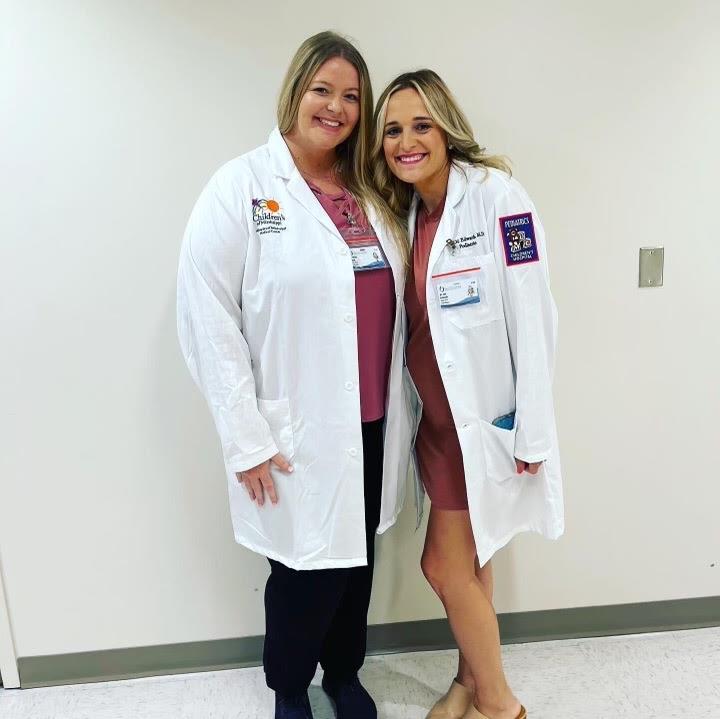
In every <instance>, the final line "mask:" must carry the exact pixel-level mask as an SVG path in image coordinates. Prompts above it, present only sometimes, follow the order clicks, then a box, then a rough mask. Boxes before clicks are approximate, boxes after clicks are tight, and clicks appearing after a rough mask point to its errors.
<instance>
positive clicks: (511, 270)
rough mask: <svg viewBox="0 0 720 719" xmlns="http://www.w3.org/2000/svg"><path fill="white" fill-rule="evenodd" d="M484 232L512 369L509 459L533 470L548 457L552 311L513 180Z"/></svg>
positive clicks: (536, 224) (535, 222) (540, 257)
mask: <svg viewBox="0 0 720 719" xmlns="http://www.w3.org/2000/svg"><path fill="white" fill-rule="evenodd" d="M490 223H492V224H490ZM488 227H489V229H490V233H491V236H492V237H493V241H494V245H493V246H494V253H495V259H496V264H497V266H498V269H499V276H500V287H501V291H502V297H503V305H504V310H505V319H506V326H507V333H508V339H509V342H510V350H511V353H512V359H513V364H514V369H515V400H516V408H515V412H516V414H515V426H516V428H517V429H516V434H515V457H516V458H517V459H519V460H521V461H522V462H525V463H527V464H529V465H533V464H535V463H540V462H544V461H545V460H547V459H548V457H549V456H550V452H551V450H552V444H553V436H554V424H555V419H554V410H553V400H552V378H553V370H554V363H555V343H556V335H557V310H556V308H555V302H554V300H553V297H552V294H551V293H550V284H549V275H548V264H547V254H546V246H545V233H544V231H543V228H542V225H541V224H540V219H539V218H538V216H537V212H536V211H535V207H534V205H533V204H532V202H531V201H530V198H529V197H528V196H527V194H526V193H525V191H524V190H523V189H522V187H521V186H520V185H519V184H518V183H516V182H514V181H511V184H510V186H509V188H508V189H507V190H506V191H505V192H504V193H503V194H502V195H501V196H499V197H498V198H497V199H496V201H495V203H494V206H493V208H491V210H490V212H489V213H488ZM518 466H519V467H520V465H518ZM532 473H533V474H534V472H532Z"/></svg>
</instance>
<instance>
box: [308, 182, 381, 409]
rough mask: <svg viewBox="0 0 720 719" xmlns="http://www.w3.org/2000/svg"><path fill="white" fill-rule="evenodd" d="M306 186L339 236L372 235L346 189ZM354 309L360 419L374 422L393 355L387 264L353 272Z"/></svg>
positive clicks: (366, 221)
mask: <svg viewBox="0 0 720 719" xmlns="http://www.w3.org/2000/svg"><path fill="white" fill-rule="evenodd" d="M308 185H309V186H310V189H311V190H312V191H313V192H314V193H315V196H316V197H317V199H318V202H320V204H321V205H322V206H323V209H324V210H325V212H327V214H328V216H329V217H330V219H331V220H332V221H333V223H334V224H335V226H336V227H337V228H338V231H339V232H340V234H341V235H343V236H345V234H347V232H346V231H347V230H349V229H351V228H352V227H353V226H354V227H361V228H364V229H365V230H366V232H365V233H364V235H365V236H367V237H375V231H374V230H373V229H372V227H371V226H370V223H369V222H368V220H367V218H366V217H365V214H364V213H363V212H362V210H361V209H360V207H359V206H358V204H357V202H356V201H355V198H354V197H353V196H352V195H351V194H350V193H349V192H347V190H343V191H342V192H341V193H338V194H337V195H328V194H326V193H324V192H323V191H322V190H321V189H320V188H319V187H317V186H315V185H314V184H312V183H311V182H308ZM350 218H352V224H351V221H350ZM355 311H356V315H357V337H358V367H359V374H360V415H361V421H363V422H374V421H375V420H378V419H381V418H382V417H384V416H385V403H386V400H387V387H388V378H389V376H390V360H391V358H392V340H393V329H394V325H395V280H394V279H393V273H392V269H391V268H390V266H389V265H388V266H387V267H385V268H383V269H376V270H368V271H365V272H355Z"/></svg>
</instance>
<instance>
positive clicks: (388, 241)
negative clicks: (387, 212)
mask: <svg viewBox="0 0 720 719" xmlns="http://www.w3.org/2000/svg"><path fill="white" fill-rule="evenodd" d="M367 217H368V222H369V223H370V226H371V227H372V228H373V229H374V230H375V234H376V235H377V238H378V240H380V245H381V246H382V248H383V252H384V253H385V257H387V259H388V262H389V263H390V268H391V269H392V273H393V277H394V279H395V294H396V295H397V296H398V297H400V296H402V293H403V291H404V289H405V266H404V263H403V258H402V254H401V253H400V250H399V248H398V246H397V245H396V244H395V239H394V238H393V237H392V235H391V233H390V230H389V229H388V228H387V227H386V226H385V225H384V224H383V222H382V221H381V220H380V216H379V215H378V213H377V211H376V210H375V208H374V207H373V206H372V204H370V205H369V206H368V208H367Z"/></svg>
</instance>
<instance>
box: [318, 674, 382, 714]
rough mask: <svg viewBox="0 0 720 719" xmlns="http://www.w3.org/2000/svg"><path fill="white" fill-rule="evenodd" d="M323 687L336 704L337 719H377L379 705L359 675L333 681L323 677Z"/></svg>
mask: <svg viewBox="0 0 720 719" xmlns="http://www.w3.org/2000/svg"><path fill="white" fill-rule="evenodd" d="M322 688H323V689H324V690H325V693H326V694H327V695H328V696H329V697H330V699H332V701H333V704H335V713H336V714H337V719H377V707H376V706H375V702H374V701H373V698H372V697H371V696H370V695H369V694H368V692H367V689H365V687H364V686H363V685H362V684H360V680H359V679H358V678H357V675H356V676H354V677H352V679H346V680H343V681H333V680H332V679H326V678H325V677H323V680H322Z"/></svg>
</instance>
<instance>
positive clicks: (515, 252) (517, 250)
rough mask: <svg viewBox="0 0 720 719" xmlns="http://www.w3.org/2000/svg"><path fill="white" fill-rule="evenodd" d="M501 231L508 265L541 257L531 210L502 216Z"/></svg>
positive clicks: (536, 259)
mask: <svg viewBox="0 0 720 719" xmlns="http://www.w3.org/2000/svg"><path fill="white" fill-rule="evenodd" d="M500 232H502V238H503V247H504V248H505V264H507V265H508V267H509V266H511V265H524V264H526V263H527V262H537V261H538V260H539V259H540V258H539V257H538V250H537V242H536V240H535V227H534V226H533V220H532V213H531V212H523V213H522V214H520V215H508V216H506V217H501V218H500Z"/></svg>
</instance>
